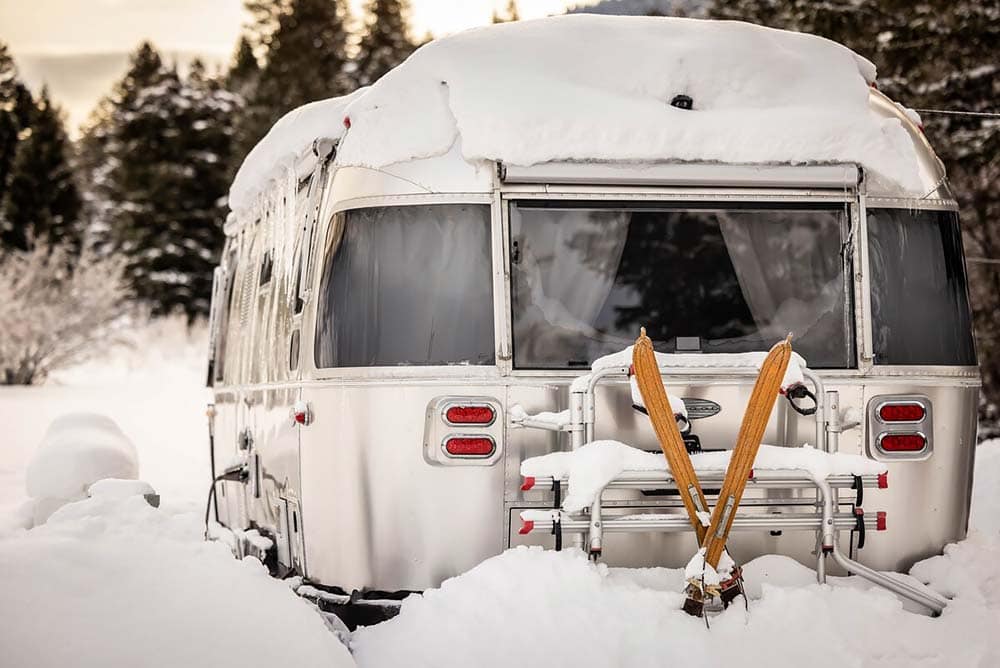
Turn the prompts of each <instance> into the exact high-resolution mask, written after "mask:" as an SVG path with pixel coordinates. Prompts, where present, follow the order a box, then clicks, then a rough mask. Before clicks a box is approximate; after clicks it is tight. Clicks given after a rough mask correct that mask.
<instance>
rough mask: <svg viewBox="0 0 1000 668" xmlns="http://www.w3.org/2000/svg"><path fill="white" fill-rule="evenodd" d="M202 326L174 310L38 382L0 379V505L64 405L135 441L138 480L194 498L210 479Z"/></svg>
mask: <svg viewBox="0 0 1000 668" xmlns="http://www.w3.org/2000/svg"><path fill="white" fill-rule="evenodd" d="M206 341H207V334H206V328H205V327H204V326H195V327H194V328H193V329H191V330H188V328H187V325H186V322H185V321H184V319H181V318H170V319H165V320H157V321H154V322H153V323H151V324H149V325H148V326H145V327H142V328H139V329H138V331H136V333H135V334H134V336H133V340H132V341H131V347H130V348H120V349H116V350H114V351H109V353H108V355H107V356H105V357H102V358H97V359H95V360H93V361H92V362H89V363H87V364H84V365H81V366H78V367H75V368H72V369H67V370H65V371H62V372H58V373H56V374H54V375H53V376H52V377H51V378H50V379H49V380H48V382H47V383H46V384H45V385H43V386H41V387H0V424H2V425H3V435H2V436H0V509H2V508H3V507H4V506H10V505H12V504H16V503H18V502H20V501H21V500H22V499H23V498H24V495H25V487H24V475H25V471H26V470H27V465H28V460H29V458H30V457H31V453H32V451H33V450H34V449H35V447H36V446H37V445H38V443H39V442H40V441H41V440H42V437H43V436H44V434H45V431H46V430H47V429H48V427H49V424H50V423H51V422H52V421H53V420H54V419H55V418H57V417H58V416H60V415H64V414H67V413H103V414H105V415H107V416H108V417H110V418H112V419H113V420H114V421H115V422H116V423H117V424H118V425H119V426H120V427H121V429H122V431H123V432H124V433H125V435H126V436H127V437H128V438H129V439H130V440H131V441H132V443H134V444H135V446H136V448H137V450H138V455H139V463H140V466H141V470H140V471H139V475H140V477H141V478H142V479H143V480H146V481H147V482H149V483H150V484H152V485H153V487H154V488H155V489H156V490H157V491H158V492H159V493H160V494H161V495H162V496H163V498H164V500H165V501H167V502H169V503H194V502H198V503H202V502H203V500H204V498H205V494H206V493H207V492H208V484H209V481H210V476H209V466H208V423H207V418H206V417H205V406H206V404H207V401H208V398H209V395H208V393H207V390H206V389H205V373H206V371H205V355H206V351H207V349H208V344H207V342H206Z"/></svg>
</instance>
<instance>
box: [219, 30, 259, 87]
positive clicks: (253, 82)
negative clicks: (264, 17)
mask: <svg viewBox="0 0 1000 668" xmlns="http://www.w3.org/2000/svg"><path fill="white" fill-rule="evenodd" d="M259 80H260V63H258V62H257V56H256V55H255V54H254V49H253V45H252V44H251V43H250V38H248V37H247V36H246V35H244V36H242V37H240V41H239V42H238V43H237V45H236V53H235V54H234V55H233V64H232V66H231V67H230V68H229V71H228V72H227V73H226V89H227V90H228V91H229V92H231V93H235V94H236V95H239V96H240V97H243V98H247V97H249V95H250V94H251V93H252V92H253V91H254V89H256V88H257V83H258V81H259Z"/></svg>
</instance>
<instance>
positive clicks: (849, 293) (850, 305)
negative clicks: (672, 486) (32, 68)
mask: <svg viewBox="0 0 1000 668" xmlns="http://www.w3.org/2000/svg"><path fill="white" fill-rule="evenodd" d="M522 203H527V204H528V205H529V206H531V207H534V208H541V207H543V206H545V205H551V206H552V208H554V209H567V208H581V209H586V208H608V209H614V208H616V207H621V208H631V209H642V208H647V209H650V210H656V209H677V210H679V211H685V210H698V209H703V210H713V209H714V210H727V209H730V210H738V209H773V210H776V211H781V210H794V209H797V208H798V209H816V210H834V209H841V208H843V211H844V216H843V221H842V225H841V244H842V247H844V246H846V247H847V252H848V261H849V266H847V267H845V268H844V270H843V273H844V299H845V301H846V302H847V304H846V306H845V334H846V337H847V343H848V344H849V346H850V352H849V353H848V355H847V359H846V361H847V366H838V367H815V368H816V369H817V370H822V371H823V372H824V373H831V374H840V375H847V374H857V373H858V372H859V371H860V370H861V345H862V340H863V339H862V331H861V321H862V317H863V316H862V313H863V306H862V303H861V301H860V300H859V295H858V287H857V285H856V282H857V280H858V272H859V270H858V267H859V264H860V257H859V252H858V251H859V249H858V248H857V238H858V224H857V223H858V215H859V213H858V211H859V208H860V207H859V206H858V198H857V196H856V195H855V194H854V193H849V194H847V196H840V197H801V196H792V197H787V196H781V195H776V196H763V195H758V196H754V195H748V196H745V197H739V196H737V197H732V196H730V197H720V196H718V195H715V194H713V193H697V192H693V193H690V195H689V196H686V197H676V196H674V195H673V194H663V195H661V196H659V197H656V196H653V197H650V196H643V197H629V196H622V195H616V194H614V193H608V194H607V195H605V196H603V197H600V198H594V197H591V196H588V195H586V194H578V195H576V196H571V197H566V196H562V197H558V196H557V197H553V196H551V195H550V194H548V193H546V194H533V195H529V196H525V195H524V194H521V193H517V194H511V195H510V196H509V197H507V198H505V199H504V202H503V204H504V206H503V213H504V219H505V239H504V245H505V247H506V249H507V253H506V257H505V261H506V265H505V270H506V271H507V272H508V281H507V299H506V309H507V312H506V319H507V323H508V325H509V346H510V348H509V350H510V365H511V372H512V374H515V375H516V374H520V375H526V376H536V375H558V376H576V375H579V374H580V373H583V372H586V371H587V368H584V367H558V368H553V367H530V366H521V367H518V366H516V365H515V364H514V358H515V352H514V351H515V341H514V331H513V330H514V321H515V318H514V303H513V292H512V291H513V281H514V278H513V277H514V270H513V266H512V264H513V257H512V254H513V250H512V246H513V226H512V224H511V219H512V217H513V211H514V208H515V207H517V206H518V205H521V204H522ZM865 242H867V239H866V240H865Z"/></svg>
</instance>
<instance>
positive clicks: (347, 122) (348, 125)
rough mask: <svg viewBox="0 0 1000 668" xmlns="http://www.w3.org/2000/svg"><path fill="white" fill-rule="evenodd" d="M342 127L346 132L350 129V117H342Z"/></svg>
mask: <svg viewBox="0 0 1000 668" xmlns="http://www.w3.org/2000/svg"><path fill="white" fill-rule="evenodd" d="M344 127H345V128H347V129H348V130H350V129H351V117H350V116H344Z"/></svg>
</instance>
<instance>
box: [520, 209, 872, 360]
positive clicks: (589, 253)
mask: <svg viewBox="0 0 1000 668" xmlns="http://www.w3.org/2000/svg"><path fill="white" fill-rule="evenodd" d="M510 225H511V232H510V234H511V290H512V309H513V330H514V331H513V336H514V364H515V366H516V367H518V368H529V369H565V368H578V367H586V366H589V365H590V364H591V363H592V362H593V361H594V360H595V359H596V358H598V357H600V356H602V355H606V354H608V353H612V352H615V351H618V350H621V349H622V348H624V347H625V346H627V345H629V344H631V343H633V341H634V340H635V337H636V336H637V335H638V333H639V328H640V326H645V327H646V329H647V331H648V333H649V336H650V337H652V338H653V340H654V343H655V344H656V347H657V349H658V350H660V351H667V352H669V351H675V350H680V351H701V352H706V353H713V352H748V351H757V350H767V349H768V348H769V347H770V346H771V345H773V344H774V343H775V342H776V341H778V340H779V339H781V338H784V337H785V335H787V334H788V333H789V332H791V333H793V334H794V335H795V338H794V345H795V348H796V350H797V351H798V352H799V353H801V354H802V355H803V356H804V357H805V358H806V360H807V361H808V362H809V364H810V366H812V367H814V368H847V367H851V366H853V364H854V337H853V327H852V319H853V307H852V303H851V290H849V289H848V284H847V277H849V276H851V271H850V266H851V264H850V263H851V257H850V252H849V246H848V245H847V244H845V238H846V230H847V210H846V207H845V206H844V205H839V206H825V207H814V206H808V205H799V204H796V205H794V206H782V207H772V206H768V205H753V206H745V207H741V208H729V207H727V208H725V209H722V208H719V207H718V205H714V206H712V205H705V206H692V205H690V204H684V205H678V206H674V205H654V206H642V205H635V204H633V203H628V204H622V203H619V204H610V205H608V204H579V205H567V204H565V203H534V202H519V203H514V204H512V205H511V216H510Z"/></svg>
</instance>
